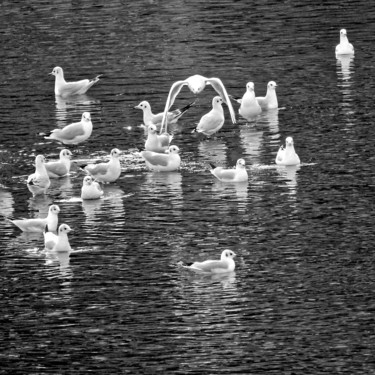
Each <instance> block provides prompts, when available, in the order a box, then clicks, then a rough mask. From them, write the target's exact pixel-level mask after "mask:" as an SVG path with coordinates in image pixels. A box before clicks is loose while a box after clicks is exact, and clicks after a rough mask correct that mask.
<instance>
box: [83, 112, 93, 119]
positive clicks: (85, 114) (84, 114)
mask: <svg viewBox="0 0 375 375" xmlns="http://www.w3.org/2000/svg"><path fill="white" fill-rule="evenodd" d="M82 121H91V116H90V112H83V113H82Z"/></svg>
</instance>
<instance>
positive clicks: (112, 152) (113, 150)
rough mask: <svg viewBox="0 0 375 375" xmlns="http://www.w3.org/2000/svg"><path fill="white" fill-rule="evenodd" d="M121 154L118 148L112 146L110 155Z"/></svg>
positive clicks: (116, 155) (117, 155) (114, 156)
mask: <svg viewBox="0 0 375 375" xmlns="http://www.w3.org/2000/svg"><path fill="white" fill-rule="evenodd" d="M120 154H121V151H120V150H119V149H118V148H114V149H112V151H111V157H113V158H118V157H119V156H120Z"/></svg>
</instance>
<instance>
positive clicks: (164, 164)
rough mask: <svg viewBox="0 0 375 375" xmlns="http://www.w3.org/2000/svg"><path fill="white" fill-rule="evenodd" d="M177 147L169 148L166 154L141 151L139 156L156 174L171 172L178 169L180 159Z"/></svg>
mask: <svg viewBox="0 0 375 375" xmlns="http://www.w3.org/2000/svg"><path fill="white" fill-rule="evenodd" d="M179 151H180V149H179V148H178V147H177V146H174V145H173V146H169V149H168V153H165V154H160V153H158V152H153V151H142V152H141V155H142V157H143V159H144V160H145V162H146V166H147V167H148V168H149V169H150V170H152V171H156V172H171V171H175V170H176V169H178V168H179V167H180V164H181V158H180V155H179V154H178V153H179Z"/></svg>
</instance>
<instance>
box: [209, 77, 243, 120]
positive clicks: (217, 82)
mask: <svg viewBox="0 0 375 375" xmlns="http://www.w3.org/2000/svg"><path fill="white" fill-rule="evenodd" d="M206 83H208V84H210V85H211V86H212V87H213V88H214V89H215V91H216V92H217V93H218V94H219V95H220V96H221V98H222V99H223V100H224V102H225V103H226V105H227V106H228V108H229V113H230V117H231V118H232V122H233V124H235V123H236V115H235V113H234V110H233V107H232V103H231V101H230V99H229V95H228V93H227V90H226V89H225V87H224V85H223V82H221V79H220V78H206Z"/></svg>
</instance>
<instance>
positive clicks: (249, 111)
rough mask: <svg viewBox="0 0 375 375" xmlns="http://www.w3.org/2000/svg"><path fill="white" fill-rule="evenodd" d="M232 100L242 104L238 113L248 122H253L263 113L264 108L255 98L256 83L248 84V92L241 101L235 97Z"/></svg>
mask: <svg viewBox="0 0 375 375" xmlns="http://www.w3.org/2000/svg"><path fill="white" fill-rule="evenodd" d="M231 98H232V99H234V100H235V101H237V102H238V103H240V108H239V109H238V113H239V114H240V115H241V116H242V117H243V118H245V119H246V120H252V119H254V117H256V116H258V115H259V114H260V113H261V112H262V108H261V107H260V105H259V103H258V101H257V100H256V98H255V92H254V82H248V83H247V84H246V91H245V94H244V95H243V96H242V98H240V99H239V98H235V97H233V96H231Z"/></svg>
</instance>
